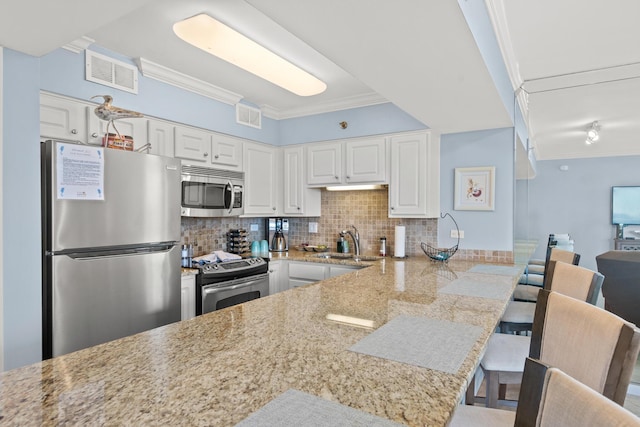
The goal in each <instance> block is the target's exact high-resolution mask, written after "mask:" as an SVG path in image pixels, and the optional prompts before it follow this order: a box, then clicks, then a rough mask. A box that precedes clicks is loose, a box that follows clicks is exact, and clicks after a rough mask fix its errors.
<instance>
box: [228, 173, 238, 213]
mask: <svg viewBox="0 0 640 427" xmlns="http://www.w3.org/2000/svg"><path fill="white" fill-rule="evenodd" d="M227 185H228V186H229V188H230V189H231V203H230V204H229V212H228V213H231V211H232V210H233V205H235V203H236V200H235V199H236V192H235V191H233V184H232V183H231V181H227Z"/></svg>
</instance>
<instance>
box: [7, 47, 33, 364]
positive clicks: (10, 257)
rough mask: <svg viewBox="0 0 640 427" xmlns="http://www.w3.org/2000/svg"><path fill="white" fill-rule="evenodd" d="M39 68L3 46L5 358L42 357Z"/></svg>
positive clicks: (23, 360) (11, 361)
mask: <svg viewBox="0 0 640 427" xmlns="http://www.w3.org/2000/svg"><path fill="white" fill-rule="evenodd" d="M39 73H40V68H39V61H38V60H37V59H35V58H32V57H29V56H26V55H22V54H20V53H17V52H14V51H12V50H10V49H4V82H3V84H4V86H3V87H4V105H3V109H2V111H3V114H4V117H3V120H4V129H3V164H2V174H3V176H2V179H3V183H4V186H3V189H2V197H3V210H4V218H3V233H4V236H3V240H4V241H3V243H2V257H3V264H4V268H3V281H4V287H3V292H4V295H3V297H4V301H3V303H4V305H3V307H2V309H3V314H4V322H3V324H4V331H3V332H4V363H5V369H11V368H14V367H17V366H22V365H25V364H28V363H32V362H36V361H39V360H41V357H42V353H41V348H42V344H41V311H40V310H41V300H42V299H41V292H40V286H41V285H40V284H41V280H42V279H41V266H40V235H41V234H40V122H39V115H40V113H39V103H40V92H39V91H40V87H39V81H40V76H39Z"/></svg>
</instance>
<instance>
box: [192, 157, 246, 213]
mask: <svg viewBox="0 0 640 427" xmlns="http://www.w3.org/2000/svg"><path fill="white" fill-rule="evenodd" d="M243 190H244V172H236V171H227V170H222V169H211V168H203V167H201V166H191V165H182V201H181V206H182V216H195V217H221V216H238V215H242V214H243V213H244V208H243V205H242V203H243V194H242V193H243Z"/></svg>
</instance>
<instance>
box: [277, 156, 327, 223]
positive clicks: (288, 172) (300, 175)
mask: <svg viewBox="0 0 640 427" xmlns="http://www.w3.org/2000/svg"><path fill="white" fill-rule="evenodd" d="M282 157H283V168H282V169H283V173H284V177H283V178H284V183H283V190H284V191H283V192H284V197H283V199H284V200H283V209H282V213H283V214H284V215H288V216H320V189H319V188H307V186H306V185H305V184H304V171H305V167H304V166H305V162H304V147H303V146H300V145H297V146H292V147H285V148H284V149H283V150H282Z"/></svg>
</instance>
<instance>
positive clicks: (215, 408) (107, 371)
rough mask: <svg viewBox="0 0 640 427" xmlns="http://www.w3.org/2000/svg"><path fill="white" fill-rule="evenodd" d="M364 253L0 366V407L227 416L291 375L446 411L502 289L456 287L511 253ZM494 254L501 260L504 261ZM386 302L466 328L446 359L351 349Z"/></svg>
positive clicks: (78, 418)
mask: <svg viewBox="0 0 640 427" xmlns="http://www.w3.org/2000/svg"><path fill="white" fill-rule="evenodd" d="M289 255H290V256H289V257H288V258H287V259H292V260H293V259H303V258H298V255H301V254H289ZM291 255H293V256H291ZM304 258H306V256H305V257H304ZM273 259H277V258H273ZM313 261H314V262H329V261H327V260H322V259H320V258H314V259H313ZM331 262H332V263H336V262H335V261H334V260H331ZM351 262H353V261H351ZM368 264H370V266H369V267H368V268H363V269H360V270H357V271H354V272H352V273H348V274H344V275H342V276H338V277H334V278H331V279H328V280H325V281H322V282H319V283H316V284H312V285H308V286H304V287H299V288H295V289H292V290H290V291H286V292H281V293H278V294H275V295H272V296H269V297H266V298H261V299H257V300H254V301H250V302H248V303H245V304H241V305H238V306H233V307H229V308H227V309H224V310H220V311H216V312H213V313H209V314H206V315H203V316H198V317H196V318H194V319H191V320H187V321H182V322H178V323H174V324H171V325H167V326H164V327H161V328H156V329H153V330H151V331H148V332H144V333H141V334H137V335H133V336H130V337H126V338H123V339H120V340H116V341H112V342H110V343H106V344H102V345H98V346H95V347H91V348H88V349H85V350H81V351H78V352H75V353H71V354H68V355H65V356H61V357H57V358H55V359H52V360H47V361H44V362H40V363H36V364H33V365H30V366H26V367H23V368H18V369H14V370H12V371H8V372H5V373H3V374H2V376H1V377H0V384H1V387H0V416H1V417H2V418H1V420H2V422H3V423H5V422H8V423H10V424H15V425H62V424H64V425H215V426H233V425H235V424H236V423H238V422H240V421H242V420H243V419H245V418H246V417H248V416H249V415H250V414H252V413H254V412H255V411H256V410H258V409H259V408H261V407H263V406H264V405H265V404H267V403H268V402H270V401H271V400H273V399H274V398H276V397H278V396H280V395H281V394H282V393H284V392H286V391H287V390H289V389H295V390H298V391H300V392H304V393H308V394H310V395H313V396H317V397H320V398H322V399H326V400H329V401H332V402H337V403H340V404H342V405H346V406H349V407H351V408H355V409H358V410H361V411H364V412H367V413H370V414H374V415H376V416H379V417H382V418H385V419H388V420H393V421H396V422H399V423H403V424H407V425H415V426H425V425H445V424H446V423H447V420H448V419H449V417H450V415H451V413H452V412H453V411H454V409H455V406H456V404H457V402H459V401H460V399H461V398H462V396H463V394H464V391H465V390H466V386H467V383H468V382H469V380H470V379H471V377H472V375H473V373H474V372H475V369H476V367H477V366H478V363H479V359H480V357H481V354H482V353H483V351H484V347H485V346H486V343H487V340H488V339H489V336H490V335H491V333H492V332H493V330H494V328H495V326H496V324H497V322H498V321H499V319H500V317H501V315H502V313H503V311H504V309H505V307H506V304H507V302H508V296H506V297H505V296H502V297H500V298H495V297H489V298H485V297H478V296H470V295H471V294H470V295H465V292H466V291H462V292H461V291H460V290H459V289H471V288H470V287H469V285H470V284H471V285H474V284H475V285H474V286H475V287H476V288H477V287H478V286H481V285H482V284H493V283H499V284H501V285H502V286H503V288H504V287H506V289H507V290H508V291H509V294H510V292H512V290H513V288H514V287H515V285H516V283H517V279H518V277H519V273H520V271H522V269H523V268H524V266H495V265H476V264H477V263H474V262H467V261H457V260H455V258H454V259H452V260H450V262H449V263H448V264H441V263H433V262H430V261H429V260H427V259H426V257H417V258H409V259H407V260H402V261H397V260H394V259H392V258H386V259H383V260H378V261H371V262H369V263H368ZM500 268H503V269H506V270H509V268H510V269H511V270H510V273H509V275H505V273H504V271H499V269H500ZM470 270H471V271H470ZM456 284H457V285H459V286H458V287H457V288H455V287H454V286H453V285H456ZM465 286H467V288H465ZM456 289H458V290H456ZM456 292H457V293H456ZM330 314H338V315H341V316H346V317H347V318H358V319H367V320H368V321H369V322H371V325H372V327H371V328H363V327H354V326H351V325H348V324H345V323H337V322H334V321H330V320H328V318H329V317H330V316H329V315H330ZM399 316H402V317H405V316H408V317H409V318H410V317H418V318H422V319H423V320H436V321H439V322H449V323H450V324H455V325H457V326H460V327H462V328H464V329H466V328H474V330H477V331H478V334H477V337H476V338H475V339H474V341H473V342H472V343H471V347H470V350H469V351H468V352H466V351H465V352H464V353H463V354H462V358H461V364H460V367H459V369H457V370H456V371H455V373H447V372H444V371H441V370H438V369H430V368H424V367H419V366H415V365H412V364H407V363H400V362H396V361H392V360H388V359H385V358H381V357H374V356H370V355H367V354H363V353H360V352H356V351H352V350H350V347H352V346H354V345H355V344H356V343H358V342H359V341H360V340H362V339H363V338H365V337H367V336H369V335H371V334H372V333H373V331H376V332H377V329H379V328H380V327H381V326H383V325H386V324H389V322H390V321H391V320H393V319H395V318H397V317H399ZM428 338H429V337H424V336H422V337H416V339H417V340H418V341H420V340H425V339H428ZM432 347H434V348H437V345H434V346H432Z"/></svg>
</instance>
